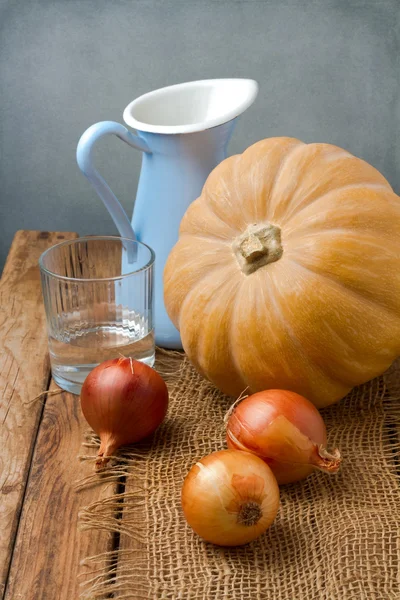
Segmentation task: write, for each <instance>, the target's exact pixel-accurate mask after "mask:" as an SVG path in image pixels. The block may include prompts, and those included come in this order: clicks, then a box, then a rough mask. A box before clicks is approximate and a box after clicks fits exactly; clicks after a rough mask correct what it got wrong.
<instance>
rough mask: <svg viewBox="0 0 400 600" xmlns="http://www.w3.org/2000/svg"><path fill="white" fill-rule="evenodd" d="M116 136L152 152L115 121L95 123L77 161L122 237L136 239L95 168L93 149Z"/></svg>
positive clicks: (82, 142)
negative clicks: (102, 140)
mask: <svg viewBox="0 0 400 600" xmlns="http://www.w3.org/2000/svg"><path fill="white" fill-rule="evenodd" d="M111 134H113V135H116V136H117V137H118V138H119V139H120V140H122V141H124V142H126V143H127V144H128V145H129V146H132V148H137V149H138V150H141V151H142V152H149V153H150V152H151V150H150V148H149V147H148V145H147V144H146V142H145V141H144V140H142V139H140V137H138V136H137V135H134V134H133V133H131V132H130V131H129V130H128V129H127V128H126V127H124V126H123V125H121V124H120V123H116V122H115V121H101V122H100V123H95V124H94V125H92V126H91V127H89V128H88V129H86V131H85V133H83V135H82V136H81V138H80V140H79V142H78V147H77V149H76V160H77V162H78V166H79V168H80V170H81V171H82V173H83V174H84V175H85V177H87V178H88V179H89V181H90V183H91V184H92V186H93V187H94V189H95V190H96V192H97V194H98V195H99V196H100V198H101V199H102V201H103V202H104V204H105V207H106V208H107V210H108V212H109V213H110V215H111V218H112V219H113V221H114V223H115V225H116V226H117V229H118V231H119V233H120V235H121V237H127V238H133V239H136V236H135V232H134V231H133V229H132V225H131V223H130V221H129V219H128V216H127V214H126V212H125V211H124V209H123V207H122V205H121V204H120V202H119V201H118V200H117V198H116V196H115V195H114V194H113V192H112V191H111V189H110V187H109V186H108V185H107V183H106V182H105V180H104V179H103V178H102V176H101V175H100V174H99V173H98V171H96V169H95V168H94V166H93V147H94V144H95V142H97V140H99V139H100V138H102V137H104V136H106V135H111Z"/></svg>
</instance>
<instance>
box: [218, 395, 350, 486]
mask: <svg viewBox="0 0 400 600" xmlns="http://www.w3.org/2000/svg"><path fill="white" fill-rule="evenodd" d="M227 443H228V448H233V449H237V450H245V451H247V452H252V453H254V454H256V455H257V456H259V457H260V458H262V459H263V460H265V462H266V463H267V464H268V465H269V466H270V467H271V469H272V471H273V473H274V475H275V477H276V479H277V481H278V483H279V484H284V483H290V482H292V481H298V480H299V479H304V478H305V477H308V475H310V474H311V473H312V472H313V470H314V469H320V470H321V471H325V472H327V473H336V472H337V471H338V469H339V466H340V461H341V459H340V453H339V451H338V450H335V451H334V452H333V454H329V453H328V452H327V450H326V448H325V446H326V427H325V423H324V421H323V419H322V417H321V415H320V414H319V412H318V410H317V409H316V408H315V406H314V405H313V404H312V403H311V402H310V401H309V400H307V399H306V398H304V397H303V396H300V395H299V394H295V393H294V392H287V391H284V390H268V391H265V392H258V393H257V394H253V395H252V396H248V397H247V398H246V399H245V400H242V401H241V402H240V404H238V405H237V406H236V407H235V408H234V410H233V412H232V414H231V415H230V417H229V420H228V424H227Z"/></svg>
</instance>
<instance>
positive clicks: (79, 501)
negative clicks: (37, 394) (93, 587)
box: [5, 385, 117, 600]
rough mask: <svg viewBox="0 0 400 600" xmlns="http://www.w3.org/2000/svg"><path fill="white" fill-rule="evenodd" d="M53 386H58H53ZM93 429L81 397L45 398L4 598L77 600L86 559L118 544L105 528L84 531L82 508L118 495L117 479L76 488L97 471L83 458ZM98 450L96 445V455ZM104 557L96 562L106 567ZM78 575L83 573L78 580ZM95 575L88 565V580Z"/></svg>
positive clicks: (90, 462)
mask: <svg viewBox="0 0 400 600" xmlns="http://www.w3.org/2000/svg"><path fill="white" fill-rule="evenodd" d="M52 387H53V388H54V387H56V386H54V385H53V386H52ZM87 429H88V425H87V423H86V422H85V420H84V418H83V415H82V412H81V409H80V404H79V398H78V396H74V395H72V394H69V393H67V392H62V393H61V394H58V395H54V396H49V397H48V398H47V401H46V405H45V409H44V413H43V419H42V422H41V425H40V429H39V434H38V439H37V443H36V446H35V451H34V455H33V459H32V467H31V471H30V476H29V481H28V485H27V489H26V494H25V499H24V505H23V509H22V514H21V519H20V522H19V527H18V535H17V539H16V543H15V547H14V554H13V561H12V564H11V570H10V576H9V580H8V584H7V589H6V594H5V599H6V600H16V599H17V598H21V599H23V600H37V599H39V598H40V599H41V600H45V599H49V600H50V599H51V600H53V599H57V600H77V599H78V598H79V583H80V582H81V583H83V582H84V580H85V568H84V567H82V566H81V565H80V563H81V560H82V559H84V558H86V557H89V556H93V555H97V554H102V553H104V552H107V551H109V550H112V548H113V533H112V532H110V531H107V529H106V528H104V529H101V527H99V528H96V529H95V530H93V531H92V530H90V531H79V530H78V527H77V524H78V513H79V510H80V509H81V508H82V507H84V506H86V505H88V504H91V503H92V502H95V501H100V500H102V499H107V498H109V497H110V496H112V495H113V494H114V493H115V489H116V485H117V484H116V482H111V483H110V484H105V483H102V482H101V479H100V478H98V479H97V481H98V484H97V485H93V486H92V487H86V488H84V489H83V490H79V491H77V490H76V481H77V480H81V479H82V478H84V477H86V476H87V475H90V474H92V473H93V470H94V461H84V462H78V455H79V454H80V452H81V444H82V440H83V438H84V432H85V431H86V430H87ZM94 454H95V449H93V455H94ZM104 563H105V560H104V561H102V563H100V565H96V566H97V568H99V567H104ZM78 573H81V574H83V577H81V578H79V579H78ZM89 576H91V575H90V568H89V569H88V575H87V578H88V577H89Z"/></svg>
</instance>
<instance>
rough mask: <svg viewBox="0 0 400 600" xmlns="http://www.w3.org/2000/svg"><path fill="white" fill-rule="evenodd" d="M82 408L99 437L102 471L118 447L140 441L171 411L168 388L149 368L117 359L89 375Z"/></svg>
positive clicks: (86, 380) (84, 385) (138, 363)
mask: <svg viewBox="0 0 400 600" xmlns="http://www.w3.org/2000/svg"><path fill="white" fill-rule="evenodd" d="M81 407H82V412H83V415H84V417H85V419H86V420H87V422H88V423H89V425H90V426H91V427H92V429H93V430H94V431H95V433H97V435H98V436H99V437H100V449H99V452H98V459H97V462H96V468H97V470H99V469H101V468H103V467H104V466H105V465H106V464H107V462H108V460H109V457H110V456H112V455H114V454H115V451H116V450H117V449H118V448H120V447H121V446H124V445H127V444H133V443H135V442H139V441H140V440H142V439H143V438H145V437H147V436H149V435H150V434H151V433H153V432H154V431H155V430H156V429H157V427H158V426H159V425H160V424H161V423H162V421H163V420H164V417H165V415H166V412H167V409H168V388H167V385H166V383H165V381H164V380H163V379H162V377H161V376H160V375H159V374H158V373H157V372H156V371H155V370H154V369H152V368H151V367H149V366H148V365H146V364H144V363H142V362H140V361H137V360H134V359H131V358H116V359H113V360H108V361H105V362H103V363H101V364H100V365H98V366H97V367H96V368H95V369H93V371H91V372H90V373H89V375H88V376H87V378H86V379H85V381H84V384H83V386H82V391H81Z"/></svg>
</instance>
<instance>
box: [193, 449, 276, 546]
mask: <svg viewBox="0 0 400 600" xmlns="http://www.w3.org/2000/svg"><path fill="white" fill-rule="evenodd" d="M278 507H279V488H278V484H277V482H276V479H275V477H274V476H273V474H272V471H271V469H270V468H269V467H268V466H267V465H266V464H265V462H264V461H262V460H261V459H260V458H257V456H254V454H249V453H248V452H238V451H236V450H220V451H219V452H214V453H213V454H210V455H209V456H206V457H205V458H202V459H201V460H200V461H199V462H198V463H196V464H195V465H194V466H193V467H192V468H191V470H190V471H189V473H188V475H187V477H186V479H185V482H184V484H183V488H182V508H183V512H184V514H185V517H186V520H187V522H188V523H189V525H190V526H191V527H192V529H194V531H195V532H196V533H197V534H198V535H200V536H201V537H202V538H204V539H205V540H207V541H208V542H212V543H213V544H218V545H219V546H240V545H242V544H247V543H248V542H251V541H252V540H254V539H255V538H257V537H258V536H259V535H261V534H262V533H264V531H265V530H266V529H267V528H268V527H269V526H270V525H271V523H272V522H273V520H274V519H275V517H276V513H277V512H278Z"/></svg>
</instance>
